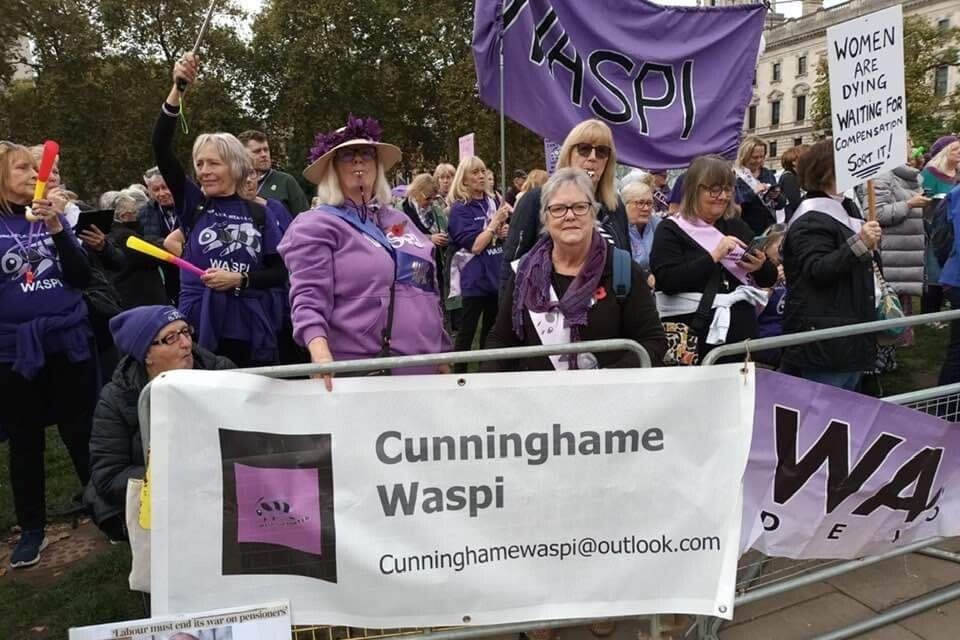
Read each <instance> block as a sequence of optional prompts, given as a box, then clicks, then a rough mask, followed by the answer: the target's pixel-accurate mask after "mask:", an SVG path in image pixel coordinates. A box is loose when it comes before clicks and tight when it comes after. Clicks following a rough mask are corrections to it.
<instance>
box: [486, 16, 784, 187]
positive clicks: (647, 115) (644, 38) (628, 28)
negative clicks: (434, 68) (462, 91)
mask: <svg viewBox="0 0 960 640" xmlns="http://www.w3.org/2000/svg"><path fill="white" fill-rule="evenodd" d="M764 12H765V8H764V6H763V5H762V4H756V5H742V6H735V7H710V8H703V9H701V8H693V7H661V6H659V5H656V4H652V3H650V2H646V1H644V0H590V1H589V2H584V1H583V0H477V2H476V5H475V15H474V31H473V52H474V58H475V60H476V66H477V79H478V82H479V86H480V98H481V99H482V100H483V101H484V102H485V103H487V104H488V105H490V106H492V107H493V108H495V109H499V108H500V84H499V53H500V51H499V40H500V37H501V34H502V35H503V57H504V87H505V88H504V111H505V115H507V116H510V118H512V119H514V120H516V121H517V122H520V123H521V124H523V125H524V126H526V127H527V128H528V129H530V130H532V131H534V132H535V133H537V134H539V135H541V136H543V137H546V138H551V139H553V140H563V139H564V138H566V136H567V134H568V133H569V132H570V130H571V129H572V128H573V127H574V126H575V125H576V124H577V123H579V122H581V121H583V120H586V119H589V118H599V119H600V120H603V121H605V122H607V123H608V124H609V125H610V126H611V128H612V129H613V133H614V139H615V142H616V146H617V155H618V157H619V160H620V161H622V162H623V163H625V164H629V165H633V166H637V167H643V168H645V169H674V168H680V167H686V166H687V165H688V164H690V161H691V160H693V158H695V157H697V156H701V155H704V154H708V153H719V154H722V155H725V156H728V157H732V156H733V155H734V154H735V153H736V151H737V146H738V144H739V141H740V132H741V130H742V128H743V113H744V110H745V109H746V108H747V104H748V103H749V102H750V98H751V95H752V84H753V74H754V68H755V66H756V62H757V54H758V51H759V48H760V35H761V33H762V32H763V18H764ZM501 16H502V19H501Z"/></svg>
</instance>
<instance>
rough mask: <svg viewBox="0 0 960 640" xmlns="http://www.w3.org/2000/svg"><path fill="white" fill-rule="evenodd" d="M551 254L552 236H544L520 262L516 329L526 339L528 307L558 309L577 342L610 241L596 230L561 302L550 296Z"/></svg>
mask: <svg viewBox="0 0 960 640" xmlns="http://www.w3.org/2000/svg"><path fill="white" fill-rule="evenodd" d="M552 254H553V239H552V238H550V236H544V237H542V238H540V240H538V241H537V243H536V244H535V245H533V248H532V249H530V252H529V253H527V255H526V256H525V257H524V259H523V261H522V262H521V263H520V266H519V268H518V269H517V283H516V289H515V290H514V293H513V310H512V311H513V332H514V333H515V334H516V335H517V337H518V338H520V339H521V340H522V339H523V333H524V331H523V312H524V311H526V310H529V311H533V312H534V313H546V312H547V311H552V310H559V311H560V313H562V314H563V317H564V326H566V327H569V328H570V339H571V340H572V341H573V342H578V341H579V340H580V334H581V330H582V328H583V327H585V326H586V325H587V310H588V309H589V308H590V301H591V300H592V299H593V296H594V294H596V292H597V287H599V286H600V278H601V277H602V276H603V268H604V267H605V266H606V264H607V243H606V241H605V240H604V239H603V237H602V236H601V235H600V234H599V233H598V232H597V231H596V230H594V232H593V237H592V238H591V240H590V249H589V251H588V252H587V259H586V261H585V262H584V263H583V266H582V267H581V268H580V273H578V274H577V275H576V277H575V278H574V279H573V282H571V283H570V286H569V287H567V290H566V292H564V294H563V297H562V298H560V301H559V302H552V301H551V300H550V288H551V286H552V284H551V280H552V274H553V259H552ZM572 364H573V363H572V362H571V365H572Z"/></svg>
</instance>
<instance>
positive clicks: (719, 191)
mask: <svg viewBox="0 0 960 640" xmlns="http://www.w3.org/2000/svg"><path fill="white" fill-rule="evenodd" d="M700 188H701V189H703V190H704V191H706V192H707V193H709V194H710V197H711V198H714V199H716V198H719V197H720V196H721V195H725V196H728V197H729V196H730V194H731V193H733V187H732V186H730V185H728V184H712V185H710V186H707V185H705V184H701V185H700Z"/></svg>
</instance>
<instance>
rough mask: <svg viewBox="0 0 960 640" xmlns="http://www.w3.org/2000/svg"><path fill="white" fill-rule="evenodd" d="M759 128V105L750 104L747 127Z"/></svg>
mask: <svg viewBox="0 0 960 640" xmlns="http://www.w3.org/2000/svg"><path fill="white" fill-rule="evenodd" d="M756 128H757V105H755V104H752V105H750V109H749V110H748V111H747V129H756Z"/></svg>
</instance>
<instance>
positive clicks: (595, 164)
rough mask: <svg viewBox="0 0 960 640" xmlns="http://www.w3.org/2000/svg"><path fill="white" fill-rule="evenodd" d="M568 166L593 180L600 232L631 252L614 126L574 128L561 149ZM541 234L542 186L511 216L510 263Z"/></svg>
mask: <svg viewBox="0 0 960 640" xmlns="http://www.w3.org/2000/svg"><path fill="white" fill-rule="evenodd" d="M565 167H572V168H574V169H582V170H584V171H586V172H587V175H589V176H590V179H591V180H592V181H593V186H594V195H595V197H596V199H597V201H598V202H599V203H600V210H599V211H597V222H598V223H599V225H600V228H599V231H600V234H601V235H602V236H604V237H605V238H606V240H607V241H608V242H610V243H611V244H613V245H614V246H616V247H617V248H618V249H623V250H625V251H630V232H629V230H628V229H629V225H628V224H627V211H626V209H625V208H624V206H623V202H621V201H620V198H619V197H618V196H617V189H616V168H617V153H616V149H615V148H614V146H613V132H612V131H610V127H608V126H607V125H606V124H604V123H603V122H601V121H600V120H584V121H583V122H581V123H580V124H578V125H577V126H576V127H574V128H573V130H572V131H570V133H569V134H568V135H567V138H566V140H564V141H563V146H562V147H561V148H560V159H559V161H558V163H557V169H563V168H565ZM539 236H540V189H533V190H531V191H530V192H529V193H528V194H527V195H525V196H524V197H523V198H522V199H521V200H520V203H519V204H518V205H517V208H516V210H515V211H514V212H513V215H512V216H511V217H510V234H509V235H508V236H507V239H506V241H505V242H504V245H503V259H504V260H505V261H506V264H510V263H511V262H513V261H514V260H517V259H519V258H520V257H522V256H523V255H524V254H526V253H527V251H529V250H530V248H531V247H533V245H534V243H536V241H537V240H538V239H539ZM509 273H510V269H503V270H502V271H501V277H500V297H501V298H503V295H504V290H505V287H506V281H507V274H509Z"/></svg>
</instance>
